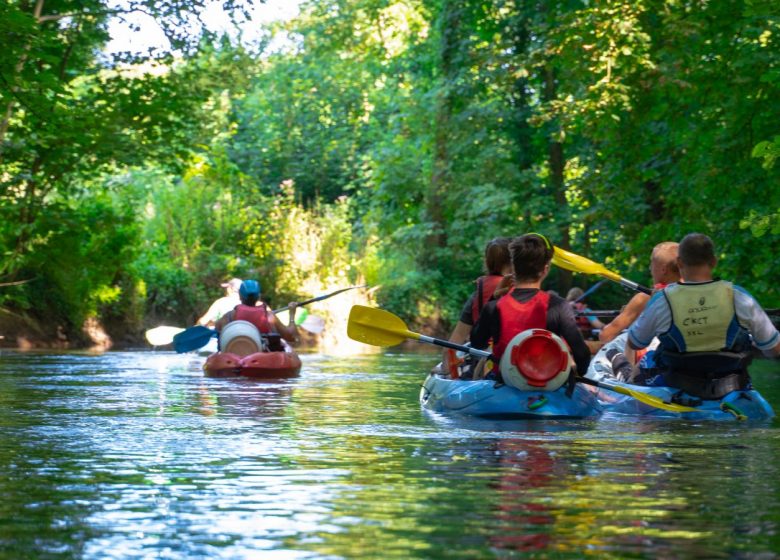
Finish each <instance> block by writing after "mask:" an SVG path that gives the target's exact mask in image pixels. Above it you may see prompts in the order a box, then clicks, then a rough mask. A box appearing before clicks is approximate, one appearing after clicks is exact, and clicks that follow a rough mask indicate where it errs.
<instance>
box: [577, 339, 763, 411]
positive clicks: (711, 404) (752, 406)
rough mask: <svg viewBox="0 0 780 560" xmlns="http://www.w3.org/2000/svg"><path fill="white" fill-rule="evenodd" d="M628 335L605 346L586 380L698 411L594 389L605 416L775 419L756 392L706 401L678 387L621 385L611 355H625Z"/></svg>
mask: <svg viewBox="0 0 780 560" xmlns="http://www.w3.org/2000/svg"><path fill="white" fill-rule="evenodd" d="M626 336H627V335H626V333H623V334H621V335H620V336H618V337H617V338H615V339H614V340H613V341H611V342H609V343H607V344H605V345H604V346H603V347H602V348H601V349H600V350H599V351H598V352H597V353H596V355H595V356H594V357H593V359H592V360H591V362H590V366H589V367H588V373H587V374H586V375H585V377H587V378H589V379H593V380H595V381H599V382H601V383H602V384H609V385H612V386H616V387H625V388H630V389H631V390H632V391H635V392H641V393H644V394H647V395H653V396H655V397H658V398H660V399H661V400H663V401H664V402H667V403H671V402H676V403H678V404H683V405H686V406H690V407H693V408H695V409H696V410H695V411H691V412H674V411H669V410H662V409H659V408H656V407H652V406H649V405H647V404H644V403H641V402H639V401H638V400H636V399H635V398H633V397H630V396H625V395H622V394H619V393H615V392H613V391H609V390H605V389H604V388H591V390H592V391H594V393H595V394H596V396H597V398H598V400H599V402H600V403H601V404H602V406H603V407H604V411H605V413H609V414H617V415H632V416H649V417H653V418H684V419H688V420H735V419H737V420H747V419H750V420H766V419H769V418H773V417H774V416H775V413H774V410H772V406H771V405H770V404H769V403H768V402H767V401H766V399H764V397H763V396H762V395H761V393H759V392H758V391H756V390H755V389H745V390H740V391H732V392H730V393H728V394H727V395H725V396H724V397H722V398H720V399H715V400H703V399H699V398H696V397H695V396H692V395H689V394H688V393H685V392H683V391H681V390H680V389H677V388H675V387H663V386H661V387H656V386H653V387H648V386H644V385H633V384H630V383H624V382H620V381H618V380H617V379H616V378H615V377H614V376H613V375H612V363H611V362H610V360H609V359H608V358H607V352H608V351H609V350H610V349H612V348H615V349H618V350H619V351H623V349H624V348H625V345H626Z"/></svg>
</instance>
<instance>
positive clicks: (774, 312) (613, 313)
mask: <svg viewBox="0 0 780 560" xmlns="http://www.w3.org/2000/svg"><path fill="white" fill-rule="evenodd" d="M621 313H622V311H620V310H619V309H590V310H588V311H577V312H576V313H575V315H594V316H596V317H617V316H618V315H620V314H621ZM764 313H766V314H767V315H768V316H769V317H770V318H778V317H780V309H764Z"/></svg>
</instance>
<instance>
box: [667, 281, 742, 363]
mask: <svg viewBox="0 0 780 560" xmlns="http://www.w3.org/2000/svg"><path fill="white" fill-rule="evenodd" d="M662 293H663V294H664V297H665V298H666V301H667V302H668V303H669V308H670V309H671V312H672V324H671V326H670V327H669V330H668V331H667V332H665V333H663V334H662V335H660V336H659V337H658V338H659V340H660V341H661V345H662V346H663V348H664V349H665V350H669V351H673V352H681V353H683V352H718V351H721V350H731V349H733V344H734V343H735V342H736V341H737V339H738V338H741V337H739V336H738V335H739V334H740V332H741V331H744V332H747V331H746V330H745V329H744V327H742V326H741V325H740V324H739V321H738V320H737V314H736V311H735V309H734V286H733V285H732V284H731V283H730V282H724V281H723V280H713V281H711V282H704V283H700V284H671V285H669V286H667V287H666V288H664V290H663V292H662Z"/></svg>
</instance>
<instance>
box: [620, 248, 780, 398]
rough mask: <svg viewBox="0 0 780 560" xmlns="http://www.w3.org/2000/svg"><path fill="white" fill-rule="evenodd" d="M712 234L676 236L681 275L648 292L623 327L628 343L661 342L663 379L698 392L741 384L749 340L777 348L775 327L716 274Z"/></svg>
mask: <svg viewBox="0 0 780 560" xmlns="http://www.w3.org/2000/svg"><path fill="white" fill-rule="evenodd" d="M716 263H717V259H716V257H715V254H714V247H713V245H712V240H711V239H710V238H709V237H707V236H706V235H703V234H699V233H693V234H689V235H687V236H685V238H684V239H683V240H682V241H681V242H680V246H679V256H678V264H679V268H680V273H681V275H682V277H683V278H684V279H685V280H684V281H681V282H679V283H675V284H671V285H669V286H667V287H666V288H664V289H663V290H661V291H660V292H658V293H656V294H654V295H653V297H652V298H651V299H650V301H649V302H648V304H647V307H646V309H645V311H644V312H643V313H642V315H640V317H639V319H638V320H637V321H636V322H635V323H634V324H633V325H632V326H631V328H630V329H629V332H628V344H627V348H630V349H634V350H636V349H640V348H644V347H646V346H647V345H648V344H649V343H650V341H651V340H652V338H653V337H654V336H657V337H658V339H659V341H660V344H659V347H658V350H657V351H656V353H655V356H654V363H653V364H650V365H652V366H654V367H657V368H658V373H659V374H660V375H661V376H662V377H663V381H664V382H665V383H666V384H667V385H669V386H671V387H679V388H681V389H683V390H685V391H686V392H688V393H691V394H693V395H695V396H701V397H702V398H720V396H722V394H725V393H726V392H730V391H732V390H736V389H739V388H744V387H745V386H747V384H748V383H749V377H748V376H747V369H746V368H747V364H748V363H749V361H750V352H751V340H750V336H749V335H752V337H753V340H752V343H753V344H755V346H756V347H758V348H759V349H760V350H762V351H763V352H764V353H765V354H767V355H770V356H776V355H778V354H780V333H778V332H777V329H776V328H775V327H774V325H773V324H772V322H771V321H770V319H769V317H767V315H766V313H765V312H764V311H763V309H761V306H760V305H758V302H756V300H755V299H754V298H753V297H752V296H751V295H750V294H749V293H748V292H747V291H745V290H744V289H742V288H740V287H738V286H734V285H733V284H732V283H730V282H726V281H723V280H720V279H717V278H713V275H712V272H713V269H714V268H715V265H716Z"/></svg>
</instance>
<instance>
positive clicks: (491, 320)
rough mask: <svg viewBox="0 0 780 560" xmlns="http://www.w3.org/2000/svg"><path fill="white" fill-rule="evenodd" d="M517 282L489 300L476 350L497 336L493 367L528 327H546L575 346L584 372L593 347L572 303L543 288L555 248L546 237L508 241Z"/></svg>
mask: <svg viewBox="0 0 780 560" xmlns="http://www.w3.org/2000/svg"><path fill="white" fill-rule="evenodd" d="M509 252H510V255H511V260H512V272H513V274H514V282H513V284H512V287H511V288H510V291H509V293H507V294H506V295H504V296H502V297H501V298H500V299H498V300H493V301H489V302H488V303H487V304H486V305H485V306H484V307H483V308H482V314H481V315H480V317H479V321H478V322H477V324H476V325H475V326H474V329H473V330H472V332H471V345H472V346H473V347H474V348H479V349H484V348H487V346H488V342H489V341H490V340H493V356H494V364H495V365H494V368H493V374H494V375H495V376H496V377H498V376H499V375H500V372H499V371H498V363H499V361H500V360H501V356H502V355H503V353H504V350H505V349H506V348H507V346H508V345H509V342H510V341H511V340H512V338H514V336H515V335H517V334H519V333H521V332H523V331H525V330H527V329H547V330H549V331H551V332H553V333H555V334H557V335H558V336H560V337H561V338H563V339H564V340H565V341H566V343H567V344H568V345H569V348H571V351H572V355H573V357H574V361H575V363H576V365H577V371H578V372H579V373H580V374H581V375H584V374H585V372H586V371H587V369H588V363H589V362H590V350H588V347H587V345H586V344H585V340H584V339H583V338H582V334H581V333H580V330H579V328H577V322H576V321H575V319H574V312H573V310H572V307H571V305H569V303H568V302H567V301H566V300H565V299H563V298H562V297H560V296H556V295H550V294H549V293H548V292H545V291H544V290H542V289H541V286H542V281H543V280H544V279H545V278H546V277H547V274H548V273H549V272H550V261H551V260H552V256H553V246H552V244H551V243H550V242H549V241H548V240H547V238H546V237H544V236H543V235H539V234H537V233H529V234H526V235H522V236H520V237H517V238H515V239H514V240H512V242H511V243H510V244H509Z"/></svg>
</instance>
